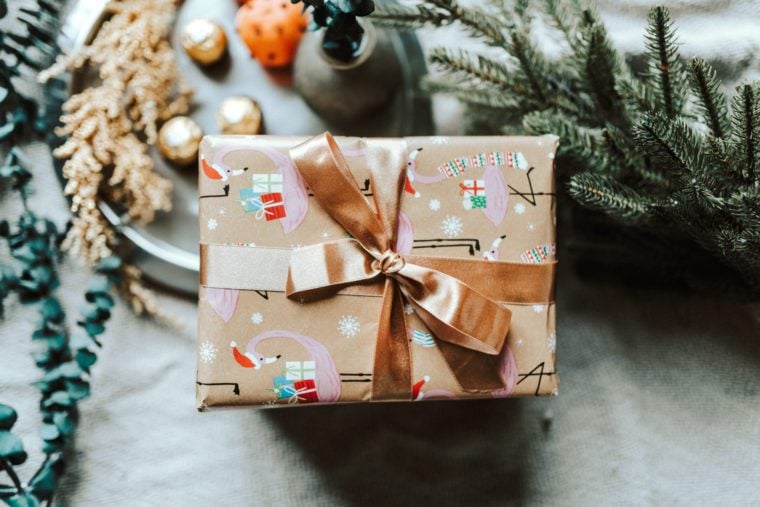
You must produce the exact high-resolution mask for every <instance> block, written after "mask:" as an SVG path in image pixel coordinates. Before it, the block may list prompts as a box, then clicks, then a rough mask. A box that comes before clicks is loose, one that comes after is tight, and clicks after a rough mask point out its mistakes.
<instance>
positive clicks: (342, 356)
mask: <svg viewBox="0 0 760 507" xmlns="http://www.w3.org/2000/svg"><path fill="white" fill-rule="evenodd" d="M306 140H307V138H299V137H278V136H207V137H205V138H204V140H203V142H202V143H201V149H200V155H199V156H200V160H199V164H200V171H199V190H200V195H201V198H200V238H201V265H202V268H201V289H200V292H199V336H198V343H199V354H198V378H197V402H198V408H199V409H200V410H205V409H209V408H214V407H225V406H236V405H293V404H303V403H334V402H367V401H378V400H377V399H374V400H373V398H372V393H373V384H374V383H376V382H383V380H384V379H378V378H375V377H376V375H378V374H377V371H382V369H380V370H376V365H375V356H376V344H377V339H378V331H379V330H381V329H382V328H384V326H383V325H382V323H381V322H380V311H381V308H382V307H383V297H382V296H383V287H384V285H383V284H384V278H385V277H383V276H379V277H378V278H377V280H376V282H375V283H359V284H351V285H348V286H346V287H345V288H343V289H341V290H340V291H339V292H337V293H335V294H334V295H331V296H329V297H322V298H318V299H315V300H311V299H310V300H309V301H308V302H305V301H301V300H299V299H294V298H288V297H287V296H286V294H285V286H286V281H287V279H288V268H289V262H290V256H291V253H292V252H293V250H294V249H299V248H300V249H304V247H309V246H311V245H317V244H322V243H328V242H340V240H344V241H343V242H344V243H345V242H346V241H345V240H348V239H350V238H351V235H350V234H349V233H348V232H347V231H346V229H345V228H344V227H343V226H341V225H340V224H339V223H338V222H337V221H336V220H335V219H334V218H333V216H331V214H329V213H328V211H326V210H325V206H323V204H330V205H335V206H338V207H340V206H342V204H341V203H343V202H348V201H347V199H349V198H350V197H351V196H352V195H353V194H355V193H357V192H358V193H357V195H359V196H363V197H362V198H363V199H366V201H367V202H368V203H369V205H370V206H371V207H372V208H373V209H376V204H377V203H376V202H375V199H380V197H379V195H380V194H382V195H386V194H388V193H389V192H388V190H387V188H386V189H380V191H379V192H378V189H377V188H375V185H379V184H380V183H379V178H377V174H383V171H384V170H385V169H384V167H382V166H383V164H388V161H389V160H396V162H395V163H396V164H397V165H398V164H401V165H403V167H402V168H401V171H402V172H401V174H402V178H403V180H402V181H400V182H399V186H400V187H403V188H402V190H401V198H400V204H399V208H400V210H399V213H398V220H397V229H396V231H395V232H396V233H395V241H394V245H393V250H394V251H395V252H396V253H398V254H399V255H400V256H401V257H402V258H403V259H405V261H406V262H408V263H415V262H417V261H416V259H420V263H421V264H423V265H430V266H432V267H434V268H435V266H437V265H438V264H441V265H446V264H450V262H448V261H449V260H457V261H461V262H458V264H457V266H461V268H457V269H458V272H457V273H453V272H452V273H449V274H450V275H452V276H454V277H456V278H458V279H461V280H462V281H463V282H464V283H467V284H470V285H471V287H472V288H474V289H475V290H477V291H479V292H484V293H485V294H486V295H487V296H489V297H490V298H491V299H494V300H496V301H498V302H499V303H500V304H503V305H504V306H506V307H507V308H508V309H509V310H511V313H512V315H511V324H510V326H509V334H508V335H507V336H506V340H505V341H504V345H503V347H501V349H500V350H499V351H498V353H497V354H494V355H491V356H490V360H491V361H492V362H493V364H494V367H495V368H496V369H497V370H498V373H499V376H500V377H501V379H502V382H503V387H501V388H497V389H491V390H488V391H483V390H479V391H478V392H473V391H472V390H465V389H463V387H462V386H461V385H460V382H458V381H457V376H455V374H454V373H453V372H452V368H451V367H450V365H449V363H447V361H446V360H445V358H444V354H442V342H441V341H440V340H439V339H437V338H436V335H435V333H433V332H432V331H431V330H430V329H429V328H428V326H427V325H426V324H425V323H424V322H423V319H422V318H420V315H419V314H418V312H417V307H416V305H413V304H411V303H410V302H409V301H408V300H404V301H403V303H401V305H402V308H403V319H401V322H403V323H404V328H405V329H406V333H405V336H396V338H397V339H399V338H400V340H401V341H406V342H408V354H409V361H408V362H409V363H410V364H409V365H408V368H409V370H410V373H409V374H408V375H410V376H409V379H408V380H409V386H408V393H406V394H405V395H404V396H399V397H398V398H396V399H406V400H407V401H418V400H428V399H436V398H477V397H480V398H482V397H506V396H521V395H546V394H556V393H557V387H558V379H557V375H556V373H555V348H556V328H555V306H554V267H555V264H556V260H555V252H556V247H555V225H556V219H555V216H556V215H555V204H556V199H555V189H554V177H553V165H554V164H553V162H554V153H555V151H556V148H557V142H558V140H557V138H556V136H541V137H508V136H499V137H440V136H435V137H414V138H404V139H396V140H388V139H385V140H375V139H364V138H351V137H345V138H340V137H339V138H336V143H337V146H336V149H337V150H339V151H340V153H342V156H343V157H344V158H345V162H346V164H347V166H348V168H349V169H350V174H351V176H352V177H353V178H352V184H355V188H356V190H354V189H351V191H349V192H347V191H346V187H345V186H343V185H341V182H342V180H340V179H339V177H338V174H337V172H336V173H335V177H333V176H332V174H331V173H330V176H329V177H327V178H325V177H323V178H322V179H320V180H319V185H318V186H319V188H320V191H319V192H318V194H319V195H318V197H319V199H318V197H315V195H314V192H312V191H311V190H310V189H309V187H308V186H307V185H306V182H305V179H304V177H303V176H302V174H301V173H300V172H299V167H297V164H296V163H295V162H294V160H293V159H292V158H291V155H290V153H289V152H290V150H291V149H292V148H294V147H296V146H298V145H300V144H301V143H303V142H304V141H306ZM388 146H391V147H392V150H391V151H394V150H395V151H396V152H397V153H395V155H396V158H394V157H392V156H389V155H388V154H387V153H386V152H385V151H384V150H388ZM327 160H328V161H329V157H327ZM373 170H374V174H375V176H374V177H373V176H372V174H373ZM404 172H405V176H403V173H404ZM333 185H334V188H333ZM383 185H387V182H385V181H384V183H383ZM391 186H392V183H391ZM390 193H391V194H392V193H393V192H392V191H391V192H390ZM349 194H350V195H349ZM376 194H377V195H376ZM354 198H355V196H354ZM320 199H321V200H320ZM325 262H326V263H327V264H330V260H329V259H325ZM402 262H403V261H402ZM330 269H332V270H335V268H330ZM315 273H316V271H315ZM525 273H527V275H525V276H524V274H525ZM495 274H498V278H495V277H496V276H497V275H495ZM315 276H316V275H315ZM526 276H527V278H526ZM520 285H522V286H529V287H527V289H525V290H523V292H520V290H518V289H515V287H516V286H520ZM526 291H527V292H526ZM526 294H527V295H526ZM464 317H465V318H466V316H464ZM397 328H398V326H397ZM396 334H397V335H403V334H404V333H396ZM443 345H447V346H449V347H451V345H448V344H443ZM404 346H405V347H406V345H404ZM382 401H388V400H382Z"/></svg>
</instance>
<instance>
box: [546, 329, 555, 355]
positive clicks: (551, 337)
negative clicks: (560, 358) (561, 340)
mask: <svg viewBox="0 0 760 507" xmlns="http://www.w3.org/2000/svg"><path fill="white" fill-rule="evenodd" d="M546 344H547V345H549V350H551V351H552V352H556V351H557V333H552V334H550V335H549V338H548V339H547V340H546Z"/></svg>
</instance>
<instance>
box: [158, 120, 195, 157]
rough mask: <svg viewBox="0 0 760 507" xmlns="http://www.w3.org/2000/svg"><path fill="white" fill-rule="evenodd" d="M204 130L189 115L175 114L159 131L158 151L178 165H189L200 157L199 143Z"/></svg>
mask: <svg viewBox="0 0 760 507" xmlns="http://www.w3.org/2000/svg"><path fill="white" fill-rule="evenodd" d="M202 137H203V131H202V130H201V128H200V127H199V126H198V124H197V123H195V122H194V121H193V120H191V119H190V118H188V117H187V116H175V117H174V118H172V119H171V120H169V121H167V122H166V123H164V124H163V125H162V126H161V130H159V131H158V141H157V142H156V145H157V146H158V151H160V152H161V155H163V156H164V158H166V160H168V161H170V162H173V163H175V164H178V165H187V164H191V163H192V162H195V160H196V159H197V158H198V145H199V144H200V142H201V138H202Z"/></svg>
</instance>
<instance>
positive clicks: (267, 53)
mask: <svg viewBox="0 0 760 507" xmlns="http://www.w3.org/2000/svg"><path fill="white" fill-rule="evenodd" d="M235 25H236V28H237V32H238V34H239V35H240V37H241V38H242V39H243V42H244V43H245V45H246V46H248V50H249V51H250V52H251V56H252V57H253V58H255V59H257V60H258V61H259V62H260V63H261V65H263V66H264V67H283V66H286V65H289V64H290V63H291V62H292V61H293V58H295V55H296V50H297V49H298V44H299V42H300V41H301V37H303V33H304V32H305V31H306V27H307V25H308V18H307V16H306V15H305V14H304V13H303V12H302V10H301V6H300V5H298V4H292V3H290V1H289V0H250V1H248V2H247V3H245V4H244V5H243V6H242V7H240V9H238V12H237V15H236V17H235Z"/></svg>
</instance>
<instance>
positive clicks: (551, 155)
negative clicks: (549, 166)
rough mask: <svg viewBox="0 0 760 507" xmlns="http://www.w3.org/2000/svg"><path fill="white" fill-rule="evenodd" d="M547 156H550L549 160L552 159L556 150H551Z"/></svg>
mask: <svg viewBox="0 0 760 507" xmlns="http://www.w3.org/2000/svg"><path fill="white" fill-rule="evenodd" d="M547 157H549V160H552V159H553V158H554V152H553V151H550V152H549V154H548V155H547Z"/></svg>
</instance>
